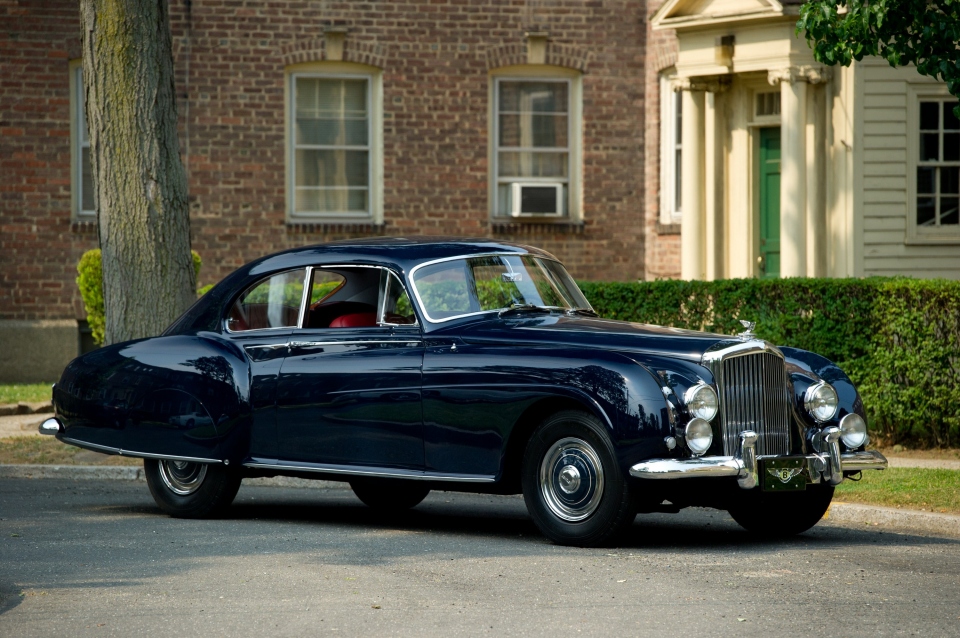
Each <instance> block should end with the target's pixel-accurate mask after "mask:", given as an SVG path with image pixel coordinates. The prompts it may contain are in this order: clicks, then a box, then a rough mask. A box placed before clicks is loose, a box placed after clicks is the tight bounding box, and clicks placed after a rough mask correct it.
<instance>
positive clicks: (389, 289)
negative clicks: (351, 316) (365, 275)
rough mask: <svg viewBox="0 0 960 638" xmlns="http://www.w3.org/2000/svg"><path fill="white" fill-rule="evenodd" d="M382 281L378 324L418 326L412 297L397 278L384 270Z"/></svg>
mask: <svg viewBox="0 0 960 638" xmlns="http://www.w3.org/2000/svg"><path fill="white" fill-rule="evenodd" d="M380 281H381V286H380V289H381V291H382V293H381V295H380V318H379V319H378V322H379V323H381V324H390V325H398V326H409V325H414V324H416V323H417V316H416V315H415V314H414V312H413V305H412V304H411V303H410V297H409V296H408V295H407V291H406V290H405V289H404V287H403V284H402V283H401V282H400V280H399V279H398V278H397V276H396V275H394V274H393V273H392V272H390V271H388V270H383V271H382V275H381V277H380Z"/></svg>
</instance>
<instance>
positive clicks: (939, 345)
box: [580, 277, 960, 447]
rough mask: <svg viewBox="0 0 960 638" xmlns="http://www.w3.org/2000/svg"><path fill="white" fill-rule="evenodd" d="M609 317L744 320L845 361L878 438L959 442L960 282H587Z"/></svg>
mask: <svg viewBox="0 0 960 638" xmlns="http://www.w3.org/2000/svg"><path fill="white" fill-rule="evenodd" d="M580 287H581V289H582V290H583V292H584V294H585V295H586V297H587V299H589V300H590V303H591V304H592V305H593V307H594V309H595V310H596V311H597V312H598V313H599V314H600V315H601V316H603V317H609V318H611V319H622V320H626V321H640V322H644V323H653V324H660V325H666V326H674V327H678V328H690V329H695V330H707V331H710V332H718V333H722V334H735V333H737V332H741V331H742V330H743V327H742V326H741V325H740V323H739V321H738V320H739V319H747V320H750V321H756V322H757V326H756V328H755V330H754V331H755V332H756V333H757V335H758V336H759V337H761V338H763V339H767V340H769V341H771V342H773V343H777V344H781V345H789V346H793V347H797V348H803V349H805V350H810V351H812V352H816V353H818V354H821V355H823V356H825V357H827V358H828V359H830V360H832V361H834V362H835V363H837V364H838V365H839V366H840V367H841V368H843V370H844V371H846V372H847V374H849V375H850V377H851V379H852V380H853V381H854V383H856V384H857V386H858V388H859V390H860V393H861V395H862V396H863V401H864V404H865V405H866V408H867V412H868V414H869V416H870V424H871V429H872V430H873V432H874V436H875V438H879V439H880V440H881V441H882V442H884V443H889V444H894V443H902V444H907V445H912V446H924V447H929V446H932V447H956V446H958V445H960V282H958V281H946V280H937V279H934V280H916V279H903V278H893V279H889V278H880V277H871V278H867V279H767V280H760V279H725V280H721V281H709V282H708V281H674V280H670V281H655V282H638V283H600V282H581V284H580Z"/></svg>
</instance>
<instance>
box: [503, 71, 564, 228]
mask: <svg viewBox="0 0 960 638" xmlns="http://www.w3.org/2000/svg"><path fill="white" fill-rule="evenodd" d="M552 71H553V72H551V73H545V72H544V68H541V67H535V68H533V69H524V68H523V67H520V68H514V69H511V70H509V71H507V72H505V73H503V74H496V75H494V76H492V78H491V79H492V87H491V88H492V99H491V135H490V138H491V142H492V143H491V162H490V165H491V167H492V170H491V215H492V216H493V218H494V219H515V220H523V219H527V220H530V219H532V220H573V221H579V220H580V173H581V166H580V164H581V160H580V157H581V149H580V139H581V99H580V91H581V89H580V77H579V74H578V73H575V72H570V71H566V70H563V69H554V70H552Z"/></svg>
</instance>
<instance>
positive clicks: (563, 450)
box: [521, 410, 637, 547]
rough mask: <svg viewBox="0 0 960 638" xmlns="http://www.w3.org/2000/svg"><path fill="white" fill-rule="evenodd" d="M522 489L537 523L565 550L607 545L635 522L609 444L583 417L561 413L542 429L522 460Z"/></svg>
mask: <svg viewBox="0 0 960 638" xmlns="http://www.w3.org/2000/svg"><path fill="white" fill-rule="evenodd" d="M521 483H522V485H523V500H524V501H525V502H526V504H527V511H528V512H530V516H531V517H532V518H533V522H534V523H536V525H537V527H538V528H540V531H541V532H542V533H543V535H544V536H546V537H547V538H549V539H550V540H552V541H554V542H555V543H559V544H561V545H575V546H578V547H599V546H604V545H607V544H609V543H611V542H613V541H615V540H616V539H617V538H618V537H619V536H620V535H621V533H622V532H624V531H625V530H626V529H627V527H629V526H630V524H631V523H632V522H633V519H634V518H636V513H637V511H636V507H635V505H634V503H633V500H632V498H631V496H630V488H629V485H628V483H627V480H626V479H625V477H624V476H623V473H622V472H621V470H620V467H619V466H618V464H617V462H616V454H615V452H614V449H613V445H612V444H611V443H610V438H609V437H608V436H607V433H606V431H605V429H604V427H603V424H601V423H600V421H598V420H597V419H596V418H594V417H593V416H592V415H590V414H587V413H584V412H579V411H575V410H568V411H564V412H558V413H557V414H554V415H552V416H550V417H547V419H546V420H544V422H543V423H541V424H540V425H539V426H538V427H537V429H536V430H535V431H534V433H533V436H531V437H530V441H528V442H527V448H526V450H525V452H524V455H523V466H522V468H521Z"/></svg>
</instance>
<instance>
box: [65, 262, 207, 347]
mask: <svg viewBox="0 0 960 638" xmlns="http://www.w3.org/2000/svg"><path fill="white" fill-rule="evenodd" d="M190 253H191V256H192V257H193V275H194V279H198V278H199V276H200V267H201V266H202V265H203V260H201V259H200V255H198V254H197V251H195V250H191V251H190ZM77 286H78V287H79V288H80V297H81V298H82V299H83V309H84V311H86V313H87V323H88V324H89V325H90V333H91V336H92V337H93V340H94V341H95V342H96V343H97V345H101V346H102V345H103V338H104V329H105V328H106V319H105V314H104V308H103V259H102V257H101V255H100V249H99V248H94V249H93V250H88V251H87V252H85V253H83V256H82V257H80V261H79V262H78V263H77ZM209 288H210V286H206V287H205V289H202V290H204V292H206V290H209ZM198 294H201V293H199V292H198Z"/></svg>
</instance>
